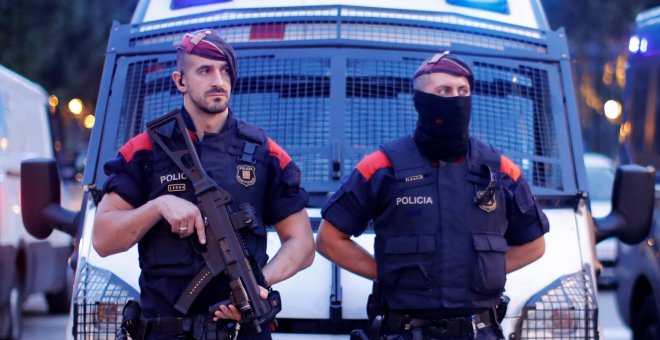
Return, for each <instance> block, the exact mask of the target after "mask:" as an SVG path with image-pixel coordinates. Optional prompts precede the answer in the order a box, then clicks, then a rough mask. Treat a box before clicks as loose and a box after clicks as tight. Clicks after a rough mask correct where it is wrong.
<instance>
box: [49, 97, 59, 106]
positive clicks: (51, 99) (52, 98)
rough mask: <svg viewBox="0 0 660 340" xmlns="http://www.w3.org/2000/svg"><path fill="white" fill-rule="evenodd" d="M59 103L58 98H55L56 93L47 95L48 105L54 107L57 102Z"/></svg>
mask: <svg viewBox="0 0 660 340" xmlns="http://www.w3.org/2000/svg"><path fill="white" fill-rule="evenodd" d="M59 103H60V100H59V99H58V98H57V96H56V95H51V96H50V97H48V105H50V106H53V107H54V106H57V104H59Z"/></svg>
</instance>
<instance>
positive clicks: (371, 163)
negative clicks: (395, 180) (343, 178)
mask: <svg viewBox="0 0 660 340" xmlns="http://www.w3.org/2000/svg"><path fill="white" fill-rule="evenodd" d="M391 167H392V162H391V161H390V159H389V158H387V156H386V155H385V153H383V152H382V151H380V150H378V151H375V152H372V153H370V154H368V155H367V156H366V157H364V159H362V160H361V161H360V163H358V165H357V166H356V167H355V168H356V169H357V170H358V171H359V172H360V173H361V174H362V176H364V178H365V179H366V180H367V181H368V180H370V179H371V176H373V175H374V174H375V173H376V171H378V170H380V169H382V168H391Z"/></svg>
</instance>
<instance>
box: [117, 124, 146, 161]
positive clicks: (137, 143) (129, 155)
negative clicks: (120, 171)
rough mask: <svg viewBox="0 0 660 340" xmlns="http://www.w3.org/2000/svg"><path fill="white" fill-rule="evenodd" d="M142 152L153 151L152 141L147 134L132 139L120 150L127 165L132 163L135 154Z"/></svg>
mask: <svg viewBox="0 0 660 340" xmlns="http://www.w3.org/2000/svg"><path fill="white" fill-rule="evenodd" d="M141 150H149V151H150V150H153V145H152V144H151V139H150V138H149V134H148V133H146V132H143V133H141V134H139V135H137V136H135V137H133V138H131V139H130V140H129V141H128V142H126V144H124V145H123V146H122V147H121V148H119V153H120V154H121V155H122V157H124V160H125V161H126V163H130V162H131V160H132V159H133V156H134V155H135V153H136V152H138V151H141Z"/></svg>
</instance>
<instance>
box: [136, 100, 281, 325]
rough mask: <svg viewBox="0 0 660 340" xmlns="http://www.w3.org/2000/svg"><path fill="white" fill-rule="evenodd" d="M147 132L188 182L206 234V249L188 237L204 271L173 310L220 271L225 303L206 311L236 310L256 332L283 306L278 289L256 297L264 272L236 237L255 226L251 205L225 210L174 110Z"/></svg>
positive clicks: (184, 308)
mask: <svg viewBox="0 0 660 340" xmlns="http://www.w3.org/2000/svg"><path fill="white" fill-rule="evenodd" d="M175 127H178V130H179V131H180V134H176V136H177V138H179V137H178V136H181V138H183V141H185V147H183V148H182V147H181V146H180V145H181V140H178V143H176V142H175V141H174V138H175V134H174V131H175ZM147 130H148V132H149V136H150V137H151V138H152V139H153V140H154V141H155V142H156V143H157V144H158V145H159V146H160V147H161V148H162V149H163V150H164V151H165V152H166V153H167V155H168V156H169V157H170V158H171V159H172V161H174V163H175V164H176V165H177V166H178V167H179V168H180V169H181V171H183V173H184V174H186V176H187V177H188V179H189V180H190V181H191V182H192V185H193V188H194V189H195V198H196V199H197V206H198V207H199V210H200V211H201V213H202V219H203V221H204V230H205V232H206V240H207V241H206V246H203V245H201V244H199V242H198V241H196V239H195V238H194V237H191V239H192V241H193V245H195V249H197V250H198V251H199V252H200V253H201V254H202V256H203V257H204V261H205V262H206V267H205V268H204V269H202V270H201V271H200V272H199V273H198V274H197V276H195V278H194V279H193V280H192V282H190V284H189V285H188V287H187V288H186V290H185V291H184V292H183V294H182V295H181V297H179V300H178V301H177V303H176V305H175V306H174V308H175V309H176V310H177V311H179V312H181V313H183V314H186V313H187V312H188V309H189V308H190V305H192V303H193V302H194V301H195V299H196V298H197V296H198V295H199V293H200V292H201V291H202V290H203V289H204V287H205V286H206V285H207V284H208V283H209V282H210V281H211V279H213V278H214V277H215V276H217V275H219V274H221V273H224V274H225V275H227V277H228V278H229V282H230V289H231V292H230V297H229V300H226V301H221V302H219V303H216V304H215V305H213V306H211V307H210V308H209V310H210V311H213V310H215V309H217V307H218V306H219V305H220V304H229V303H231V304H233V305H234V306H236V307H237V308H238V310H239V311H240V312H241V314H242V316H243V320H241V322H242V323H248V322H251V323H253V325H254V326H255V328H256V330H257V331H258V332H261V327H260V324H262V323H263V322H266V321H268V320H272V319H273V318H274V317H275V315H276V314H277V313H278V312H279V311H280V310H281V309H282V305H281V301H280V295H279V293H278V292H277V291H270V292H269V294H268V299H267V300H263V299H261V297H260V296H259V285H258V283H257V276H255V274H256V275H258V277H259V278H263V274H262V273H261V270H260V269H259V268H256V271H257V272H256V273H255V272H253V270H252V266H251V265H250V261H249V259H248V256H249V255H248V253H247V250H246V249H245V245H244V244H243V241H242V239H241V237H240V234H238V231H239V230H241V229H243V228H257V227H258V225H257V223H258V222H257V219H256V218H255V215H254V211H253V210H252V206H250V204H248V203H245V204H243V205H241V207H240V210H239V211H237V212H231V211H230V209H229V204H230V203H231V202H232V197H231V195H230V194H229V193H228V192H226V191H225V190H223V189H222V188H220V186H218V184H217V183H216V182H215V181H214V180H213V179H212V178H211V177H209V175H207V174H206V171H204V168H202V164H201V162H200V161H199V157H198V156H197V152H196V151H195V148H194V146H193V143H192V140H191V138H190V135H189V134H188V130H187V129H186V126H185V124H184V122H183V118H182V117H181V112H180V111H179V110H174V111H172V112H170V113H168V114H166V115H164V116H162V117H160V118H157V119H155V120H153V121H151V122H149V123H147ZM200 248H201V249H200Z"/></svg>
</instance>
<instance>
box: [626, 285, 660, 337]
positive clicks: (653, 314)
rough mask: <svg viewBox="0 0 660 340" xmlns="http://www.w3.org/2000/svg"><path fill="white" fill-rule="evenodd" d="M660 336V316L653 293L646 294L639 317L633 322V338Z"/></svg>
mask: <svg viewBox="0 0 660 340" xmlns="http://www.w3.org/2000/svg"><path fill="white" fill-rule="evenodd" d="M659 336H660V318H658V309H657V306H656V304H655V297H654V296H653V294H649V295H646V296H645V297H644V300H642V306H641V308H640V309H639V313H638V314H637V317H635V321H634V323H633V339H635V340H650V339H658V337H659Z"/></svg>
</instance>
